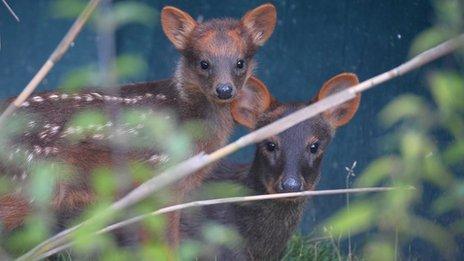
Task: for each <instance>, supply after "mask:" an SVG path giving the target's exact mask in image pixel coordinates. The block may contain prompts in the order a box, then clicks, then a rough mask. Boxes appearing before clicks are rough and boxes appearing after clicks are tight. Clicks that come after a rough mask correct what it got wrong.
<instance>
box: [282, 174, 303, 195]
mask: <svg viewBox="0 0 464 261" xmlns="http://www.w3.org/2000/svg"><path fill="white" fill-rule="evenodd" d="M279 190H280V191H279V192H284V193H286V192H300V191H302V190H303V183H302V182H301V180H299V179H296V178H292V177H290V178H284V179H282V181H281V182H280V186H279Z"/></svg>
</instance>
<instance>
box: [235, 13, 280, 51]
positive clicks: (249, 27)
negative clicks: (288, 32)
mask: <svg viewBox="0 0 464 261" xmlns="http://www.w3.org/2000/svg"><path fill="white" fill-rule="evenodd" d="M276 20H277V12H276V9H275V7H274V5H272V4H264V5H260V6H258V7H256V8H255V9H253V10H250V11H248V12H247V13H246V14H245V15H244V16H243V18H242V20H241V22H242V26H243V27H244V28H245V30H246V31H247V32H248V33H249V34H250V35H251V37H252V40H253V43H254V44H255V45H258V46H262V45H263V44H264V43H265V42H266V41H267V39H269V37H271V34H272V32H273V31H274V28H275V25H276Z"/></svg>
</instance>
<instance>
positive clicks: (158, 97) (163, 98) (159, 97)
mask: <svg viewBox="0 0 464 261" xmlns="http://www.w3.org/2000/svg"><path fill="white" fill-rule="evenodd" d="M156 99H158V100H162V101H164V100H166V95H164V94H157V95H156Z"/></svg>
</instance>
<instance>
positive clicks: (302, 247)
mask: <svg viewBox="0 0 464 261" xmlns="http://www.w3.org/2000/svg"><path fill="white" fill-rule="evenodd" d="M339 257H340V249H339V247H338V246H336V245H334V244H333V243H332V242H331V241H330V239H329V238H315V237H310V236H301V235H294V236H293V237H292V239H291V240H290V242H289V243H288V245H287V250H286V251H285V254H284V256H283V258H282V260H283V261H298V260H301V261H303V260H314V261H329V260H340V259H339ZM346 259H347V257H343V258H342V260H346Z"/></svg>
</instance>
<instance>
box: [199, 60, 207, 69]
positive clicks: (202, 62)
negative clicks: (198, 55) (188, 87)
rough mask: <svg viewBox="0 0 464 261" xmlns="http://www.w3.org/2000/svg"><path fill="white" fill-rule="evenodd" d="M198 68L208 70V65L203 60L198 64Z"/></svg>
mask: <svg viewBox="0 0 464 261" xmlns="http://www.w3.org/2000/svg"><path fill="white" fill-rule="evenodd" d="M200 67H201V69H203V70H208V69H209V63H208V62H207V61H204V60H203V61H201V62H200Z"/></svg>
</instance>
